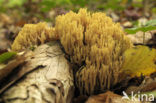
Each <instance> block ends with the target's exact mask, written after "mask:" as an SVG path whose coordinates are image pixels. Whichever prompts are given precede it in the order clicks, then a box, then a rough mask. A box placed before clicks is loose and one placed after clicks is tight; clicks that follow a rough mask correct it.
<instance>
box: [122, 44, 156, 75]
mask: <svg viewBox="0 0 156 103" xmlns="http://www.w3.org/2000/svg"><path fill="white" fill-rule="evenodd" d="M155 63H156V49H154V48H148V47H147V46H136V47H134V48H131V49H128V50H127V51H126V52H125V53H124V62H123V66H122V69H121V71H122V72H123V73H125V74H127V75H130V76H131V77H135V76H137V77H139V76H141V75H150V74H151V73H154V72H156V64H155Z"/></svg>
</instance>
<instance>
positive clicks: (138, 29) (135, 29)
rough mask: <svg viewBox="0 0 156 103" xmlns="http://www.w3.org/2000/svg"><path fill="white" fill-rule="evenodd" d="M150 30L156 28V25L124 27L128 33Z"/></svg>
mask: <svg viewBox="0 0 156 103" xmlns="http://www.w3.org/2000/svg"><path fill="white" fill-rule="evenodd" d="M151 30H156V26H144V27H136V28H130V29H125V32H127V33H128V34H135V33H136V32H138V31H142V32H147V31H151Z"/></svg>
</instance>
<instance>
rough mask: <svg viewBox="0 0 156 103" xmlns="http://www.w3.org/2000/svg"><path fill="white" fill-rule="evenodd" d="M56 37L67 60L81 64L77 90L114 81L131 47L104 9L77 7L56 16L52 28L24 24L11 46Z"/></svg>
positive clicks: (21, 46) (22, 46)
mask: <svg viewBox="0 0 156 103" xmlns="http://www.w3.org/2000/svg"><path fill="white" fill-rule="evenodd" d="M49 39H59V40H60V42H61V44H62V45H63V47H64V50H65V52H66V53H67V54H68V55H69V56H70V59H71V62H73V63H75V64H77V65H79V67H81V68H80V69H79V70H78V71H77V73H76V84H77V87H78V88H79V89H80V92H81V93H85V94H93V93H94V92H96V91H102V90H105V89H109V88H110V87H112V86H113V85H115V84H116V83H117V81H118V75H119V71H120V69H121V67H122V63H123V53H124V52H125V51H126V50H127V49H128V48H130V47H131V45H132V44H131V42H130V41H129V40H128V38H127V37H126V36H125V35H124V33H123V31H122V30H121V28H120V24H118V23H113V22H112V19H111V18H109V17H107V16H106V15H105V13H101V12H97V13H90V12H87V10H86V9H80V11H79V12H78V13H74V12H72V11H71V12H69V13H67V14H65V15H60V16H58V17H57V18H56V23H55V28H49V27H47V26H46V24H45V23H39V24H36V25H33V24H28V25H25V26H24V28H23V29H22V31H21V32H20V33H19V34H18V36H17V37H16V39H15V41H14V43H13V45H12V49H13V50H17V51H18V50H22V49H25V48H27V47H29V46H31V45H34V44H39V43H44V42H45V41H47V40H49Z"/></svg>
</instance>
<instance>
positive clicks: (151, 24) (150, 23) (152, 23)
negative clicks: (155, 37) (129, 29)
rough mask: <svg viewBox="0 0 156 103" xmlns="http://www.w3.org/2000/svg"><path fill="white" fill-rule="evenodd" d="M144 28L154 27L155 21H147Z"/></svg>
mask: <svg viewBox="0 0 156 103" xmlns="http://www.w3.org/2000/svg"><path fill="white" fill-rule="evenodd" d="M146 26H156V19H154V20H150V21H147V22H146Z"/></svg>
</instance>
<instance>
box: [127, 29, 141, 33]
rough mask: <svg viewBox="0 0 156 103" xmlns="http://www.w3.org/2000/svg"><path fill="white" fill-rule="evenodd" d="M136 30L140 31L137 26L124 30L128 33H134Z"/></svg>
mask: <svg viewBox="0 0 156 103" xmlns="http://www.w3.org/2000/svg"><path fill="white" fill-rule="evenodd" d="M138 31H140V30H139V28H130V29H125V32H127V33H128V34H135V33H136V32H138Z"/></svg>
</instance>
